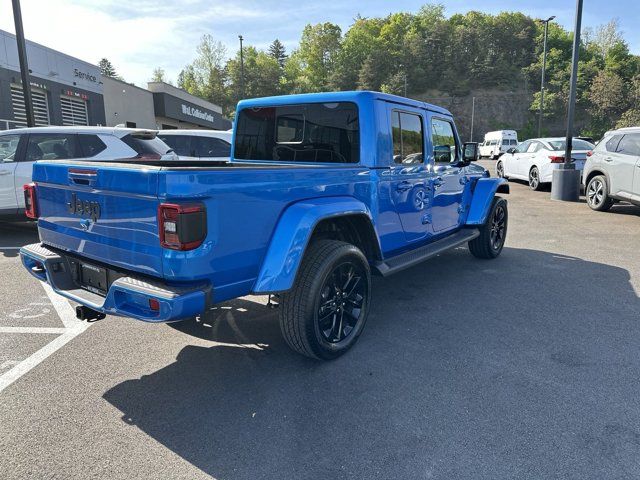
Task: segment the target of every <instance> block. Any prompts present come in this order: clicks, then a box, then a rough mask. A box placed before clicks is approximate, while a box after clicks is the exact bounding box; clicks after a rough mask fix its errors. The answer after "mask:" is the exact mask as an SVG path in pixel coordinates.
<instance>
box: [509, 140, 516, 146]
mask: <svg viewBox="0 0 640 480" xmlns="http://www.w3.org/2000/svg"><path fill="white" fill-rule="evenodd" d="M509 145H518V141H517V140H509Z"/></svg>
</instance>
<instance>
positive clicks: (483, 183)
mask: <svg viewBox="0 0 640 480" xmlns="http://www.w3.org/2000/svg"><path fill="white" fill-rule="evenodd" d="M496 193H509V182H508V181H507V180H506V179H504V178H479V179H478V181H477V182H476V184H475V186H474V189H473V196H472V197H471V205H470V206H469V215H467V221H466V222H465V223H466V225H470V226H478V225H484V223H485V222H486V221H487V216H488V215H489V211H490V210H491V203H492V202H493V197H495V195H496Z"/></svg>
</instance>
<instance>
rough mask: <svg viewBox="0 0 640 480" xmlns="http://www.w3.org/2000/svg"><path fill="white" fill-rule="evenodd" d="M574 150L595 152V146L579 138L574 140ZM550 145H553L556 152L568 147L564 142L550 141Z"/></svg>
mask: <svg viewBox="0 0 640 480" xmlns="http://www.w3.org/2000/svg"><path fill="white" fill-rule="evenodd" d="M571 143H572V145H571V149H572V150H593V148H594V147H595V145H594V144H593V143H589V142H585V141H584V140H580V139H579V138H574V139H573V141H572V142H571ZM549 145H551V149H552V150H555V151H562V150H565V148H566V146H567V142H565V141H564V140H551V141H549Z"/></svg>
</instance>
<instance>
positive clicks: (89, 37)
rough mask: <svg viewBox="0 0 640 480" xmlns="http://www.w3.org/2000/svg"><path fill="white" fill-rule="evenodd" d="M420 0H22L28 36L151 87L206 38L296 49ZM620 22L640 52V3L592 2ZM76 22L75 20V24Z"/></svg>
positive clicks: (543, 6)
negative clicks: (307, 36) (104, 62)
mask: <svg viewBox="0 0 640 480" xmlns="http://www.w3.org/2000/svg"><path fill="white" fill-rule="evenodd" d="M424 3H426V2H423V1H414V0H394V1H383V0H369V1H365V0H351V1H348V2H336V1H333V2H332V1H327V0H279V1H273V0H234V1H229V0H217V1H211V0H181V1H173V2H172V1H168V0H164V1H162V0H160V1H159V0H130V1H123V0H56V1H50V0H23V2H22V14H23V21H24V25H25V34H26V36H27V38H29V39H30V40H33V41H36V42H38V43H41V44H43V45H46V46H49V47H51V48H55V49H57V50H60V51H63V52H65V53H67V54H69V55H73V56H76V57H78V58H81V59H83V60H86V61H88V62H92V63H97V61H98V60H99V59H100V58H102V57H107V58H109V59H110V60H111V61H112V62H113V64H114V65H115V66H116V68H117V70H118V73H120V74H121V75H122V76H123V77H124V78H125V79H126V80H127V81H130V82H134V83H136V84H137V85H142V86H144V85H145V83H146V81H147V80H148V79H149V77H150V76H151V72H152V70H153V69H154V68H155V67H157V66H160V67H162V68H164V69H165V70H166V72H167V74H168V76H169V78H171V79H175V77H176V76H177V74H178V72H179V71H180V69H181V68H182V67H183V66H184V65H185V64H187V63H188V62H189V61H191V60H192V58H193V56H194V54H195V47H196V45H197V43H198V39H199V38H200V37H201V36H202V35H203V34H205V33H209V34H211V35H212V36H213V37H214V38H216V39H217V40H220V41H221V42H223V43H224V44H225V45H226V46H227V48H228V52H229V54H230V55H231V54H233V53H234V52H235V50H236V49H237V48H238V34H242V35H243V36H244V38H245V42H246V43H247V44H252V45H256V46H258V47H261V48H264V47H266V46H267V45H268V44H269V43H270V42H271V41H272V40H273V39H274V38H279V39H280V40H281V41H282V42H283V43H284V44H285V46H286V47H287V48H288V49H289V50H290V49H292V48H294V47H295V46H296V43H297V41H298V40H299V38H300V33H301V31H302V28H303V27H304V26H305V24H307V23H318V22H325V21H329V22H333V23H337V24H338V25H340V26H341V27H342V28H343V30H346V29H347V28H348V27H349V25H350V24H351V23H352V22H353V18H354V17H355V16H356V15H357V14H360V15H362V16H365V17H372V16H384V15H387V14H388V13H391V12H397V11H417V10H418V9H419V8H420V6H421V5H423V4H424ZM436 3H438V2H436ZM440 3H443V4H444V5H445V8H446V13H447V15H451V14H454V13H464V12H467V11H469V10H480V11H483V12H488V13H498V12H501V11H521V12H523V13H526V14H528V15H531V16H535V17H544V18H546V17H549V16H551V15H556V17H557V21H558V22H559V23H561V24H562V25H564V26H565V27H567V28H569V29H572V28H573V20H574V12H575V1H574V0H553V1H552V0H538V1H535V0H521V1H510V0H500V1H498V0H483V1H468V0H448V1H442V2H440ZM10 8H11V7H10V2H9V0H2V3H0V9H1V10H2V13H3V14H2V15H0V29H3V30H8V31H10V32H14V26H13V19H12V16H11V15H5V14H4V13H5V12H7V13H10ZM614 17H615V18H618V19H619V21H620V26H621V29H622V30H623V33H624V37H625V39H626V41H627V42H628V43H629V45H630V48H631V51H632V52H633V53H636V54H640V29H638V28H637V26H638V25H640V7H638V0H609V1H605V0H585V1H584V17H583V26H590V27H596V26H597V25H600V24H602V23H606V22H607V21H608V20H610V19H611V18H614ZM69 19H73V23H72V24H70V23H69Z"/></svg>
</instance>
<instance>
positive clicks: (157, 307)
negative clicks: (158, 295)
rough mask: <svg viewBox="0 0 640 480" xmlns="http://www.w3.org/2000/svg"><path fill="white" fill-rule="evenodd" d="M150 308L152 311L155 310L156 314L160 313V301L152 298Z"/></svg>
mask: <svg viewBox="0 0 640 480" xmlns="http://www.w3.org/2000/svg"><path fill="white" fill-rule="evenodd" d="M149 308H150V309H151V310H153V311H154V312H159V311H160V302H159V301H158V300H156V299H155V298H150V299H149Z"/></svg>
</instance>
